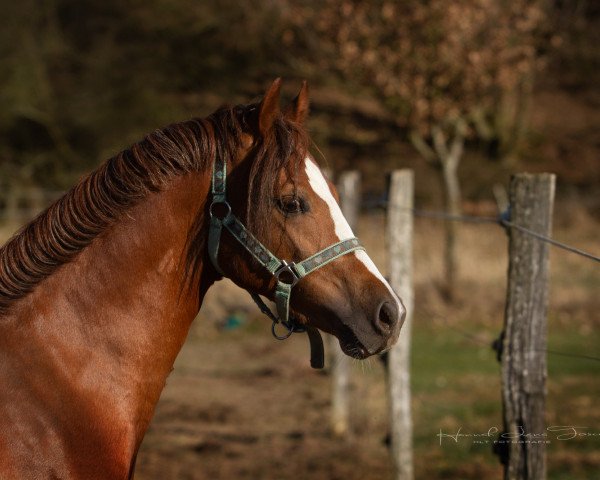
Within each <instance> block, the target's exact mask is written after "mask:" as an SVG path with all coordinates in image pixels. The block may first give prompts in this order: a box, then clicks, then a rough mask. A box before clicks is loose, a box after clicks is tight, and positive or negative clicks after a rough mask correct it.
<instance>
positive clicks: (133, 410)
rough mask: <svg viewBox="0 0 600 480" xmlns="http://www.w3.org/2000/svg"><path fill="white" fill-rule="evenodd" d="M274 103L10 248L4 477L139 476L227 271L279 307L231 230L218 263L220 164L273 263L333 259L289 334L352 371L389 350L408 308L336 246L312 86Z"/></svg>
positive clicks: (52, 217) (146, 159) (341, 229)
mask: <svg viewBox="0 0 600 480" xmlns="http://www.w3.org/2000/svg"><path fill="white" fill-rule="evenodd" d="M279 90H280V81H279V79H278V80H276V81H275V82H274V83H273V84H272V86H271V87H270V88H269V90H268V91H267V93H266V94H265V97H264V98H263V100H262V101H261V102H260V103H258V104H252V105H240V106H236V107H223V108H221V109H219V110H217V111H216V112H215V113H213V114H212V115H210V116H209V117H207V118H205V119H195V120H190V121H187V122H184V123H180V124H175V125H171V126H168V127H166V128H164V129H162V130H158V131H156V132H154V133H151V134H150V135H148V136H147V137H146V138H145V139H144V140H142V141H141V142H140V143H137V144H135V145H133V146H132V147H131V148H129V149H127V150H125V151H123V152H121V153H120V154H118V155H117V156H115V157H113V158H112V159H110V160H108V161H107V162H105V163H104V164H103V165H102V166H101V167H100V168H99V169H97V170H96V171H94V172H93V173H91V174H90V175H89V176H88V177H87V178H85V179H83V180H82V181H81V182H80V183H79V184H78V185H76V186H75V187H74V188H73V189H72V190H71V191H70V192H68V193H67V194H66V195H65V196H64V197H63V198H61V199H60V200H58V201H57V202H56V203H55V204H53V205H52V206H51V207H50V208H48V210H46V211H45V212H43V213H42V214H41V215H40V216H38V217H37V218H36V219H35V220H34V221H33V222H31V223H30V224H29V225H27V226H25V227H24V228H23V229H22V230H21V231H20V232H19V233H17V234H16V235H15V236H14V237H13V238H12V239H11V240H10V241H9V242H8V243H7V244H6V245H5V246H4V247H2V249H1V250H0V387H1V388H0V478H2V479H46V478H53V479H54V478H61V479H71V478H79V479H126V478H132V477H133V471H134V466H135V458H136V454H137V451H138V448H139V446H140V443H141V441H142V438H143V436H144V433H145V431H146V429H147V427H148V424H149V422H150V420H151V417H152V414H153V411H154V408H155V405H156V403H157V401H158V399H159V396H160V393H161V390H162V389H163V387H164V386H165V381H166V378H167V376H168V375H169V373H170V372H171V370H172V367H173V363H174V361H175V357H176V356H177V354H178V352H179V350H180V349H181V346H182V344H183V342H184V341H185V338H186V335H187V332H188V330H189V328H190V324H191V322H192V320H193V319H194V317H195V316H196V314H197V313H198V311H199V309H200V306H201V304H202V299H203V297H204V295H205V293H206V291H207V290H208V288H209V287H210V286H211V285H212V284H213V283H214V282H215V281H217V280H220V279H221V278H222V276H225V277H228V278H230V279H231V280H232V281H234V282H235V283H236V284H237V285H238V286H240V287H242V288H244V289H246V290H248V291H249V292H251V293H253V294H260V295H263V296H265V297H267V298H269V299H272V300H273V299H275V296H276V290H277V288H278V284H279V283H280V282H278V279H277V278H276V276H274V275H273V271H269V270H268V269H266V268H263V265H261V264H260V263H259V262H258V261H257V258H255V256H253V255H251V253H252V252H249V251H248V245H244V244H242V243H240V241H239V239H238V238H236V237H235V235H234V234H233V233H232V231H231V230H230V229H227V228H223V229H222V231H221V232H219V233H220V235H219V243H218V247H219V249H218V252H216V263H217V264H213V263H215V262H211V255H210V252H209V251H208V250H209V247H208V243H210V242H209V239H208V236H209V230H210V228H212V227H211V226H210V225H211V221H212V220H211V216H212V214H213V213H214V214H215V215H216V214H217V213H216V212H213V211H212V209H211V207H210V203H211V201H215V199H214V198H212V197H214V193H215V180H214V177H215V168H216V167H215V165H216V164H219V165H222V166H223V168H224V169H226V178H225V177H224V176H223V183H224V185H225V184H226V187H227V201H226V202H225V201H222V202H221V203H223V205H222V206H224V207H226V208H229V209H230V210H231V211H232V212H233V213H234V214H235V215H236V216H237V218H241V219H243V224H244V225H246V226H247V227H245V228H247V230H246V231H247V232H248V233H250V232H251V236H252V235H253V236H254V237H253V238H255V239H256V241H257V242H258V241H260V244H261V245H262V246H264V248H265V250H267V249H268V252H272V254H273V256H274V257H276V258H281V259H287V260H289V261H302V260H303V259H306V258H307V257H311V256H313V254H315V252H319V251H327V252H328V255H329V256H330V257H331V258H332V260H331V261H329V262H324V263H322V265H320V266H322V267H323V268H318V269H316V270H314V272H311V273H310V274H308V275H307V276H306V278H302V279H300V280H299V281H298V282H297V285H295V286H294V288H293V294H292V295H291V297H288V299H287V301H288V303H289V308H290V312H291V313H290V315H292V316H293V318H294V322H295V324H294V325H295V326H294V328H301V327H305V328H315V327H316V328H318V329H320V330H323V331H325V332H329V333H331V334H333V335H335V336H336V337H337V338H338V339H339V342H340V344H341V346H342V348H343V349H344V351H345V352H346V353H347V354H348V355H351V356H353V357H356V358H365V357H367V356H369V355H373V354H376V353H378V352H381V351H384V350H385V349H387V348H389V347H390V346H391V345H392V344H393V343H394V342H395V340H396V339H397V337H398V334H399V331H400V327H401V324H402V319H403V317H404V308H403V306H402V303H401V301H400V299H399V298H398V297H397V296H396V295H395V294H394V293H393V291H392V290H391V288H390V287H389V285H388V283H387V282H386V281H385V280H384V278H383V277H382V275H381V274H380V273H379V271H378V270H377V268H376V267H375V265H374V264H373V262H372V261H371V260H370V258H369V257H368V255H367V254H366V252H365V251H364V250H362V249H360V248H359V247H356V246H354V247H352V249H351V250H350V251H349V253H348V254H347V255H341V256H336V255H333V250H331V248H333V249H335V252H338V249H339V247H340V245H342V246H343V245H344V244H347V243H348V241H350V242H357V241H355V240H349V239H353V234H352V231H351V229H350V227H349V226H348V223H347V222H346V220H345V219H344V217H343V215H342V213H341V211H340V208H339V206H338V204H337V202H336V193H335V190H334V188H333V186H332V185H331V184H330V183H329V182H328V181H327V180H326V179H325V178H324V177H323V175H322V174H321V171H320V169H319V167H318V166H317V165H316V163H315V162H314V160H313V158H312V157H311V156H310V154H309V152H308V146H309V139H308V135H307V133H306V131H305V129H304V127H303V123H304V120H305V117H306V115H307V110H308V94H307V88H306V84H303V87H302V89H301V91H300V93H299V94H298V96H297V97H296V98H295V100H294V101H293V102H292V103H291V104H290V105H289V106H288V107H287V108H286V109H285V110H283V111H282V110H280V108H279ZM217 173H218V172H217ZM223 173H225V170H224V172H223ZM211 199H212V200H211ZM217 203H219V200H217ZM215 210H217V209H215ZM224 217H225V215H223V214H222V213H221V217H219V218H217V220H218V221H220V220H221V219H224ZM218 221H217V223H218ZM353 245H358V244H357V243H353ZM330 246H332V247H331V248H329V247H330ZM328 248H329V250H328ZM324 249H325V250H324ZM319 260H320V258H319ZM325 263H326V264H325ZM282 265H286V264H285V262H282ZM306 266H307V264H306V262H305V263H304V267H306ZM220 272H222V273H220ZM288 290H289V289H288ZM288 293H289V291H288Z"/></svg>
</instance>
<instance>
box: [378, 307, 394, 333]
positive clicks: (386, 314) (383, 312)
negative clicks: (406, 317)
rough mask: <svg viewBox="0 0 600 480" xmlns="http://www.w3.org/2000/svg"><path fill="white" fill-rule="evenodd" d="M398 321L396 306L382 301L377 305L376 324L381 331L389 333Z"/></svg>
mask: <svg viewBox="0 0 600 480" xmlns="http://www.w3.org/2000/svg"><path fill="white" fill-rule="evenodd" d="M397 322H398V310H397V308H396V307H395V306H394V305H393V304H391V303H389V302H383V303H382V304H381V305H380V306H379V311H378V313H377V322H376V323H377V326H378V327H379V329H380V330H381V331H382V332H383V333H389V332H391V331H392V330H393V328H394V326H395V325H396V323H397Z"/></svg>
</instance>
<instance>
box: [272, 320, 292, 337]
mask: <svg viewBox="0 0 600 480" xmlns="http://www.w3.org/2000/svg"><path fill="white" fill-rule="evenodd" d="M277 325H283V326H284V327H285V328H286V329H287V332H285V333H284V334H283V335H279V334H277V330H276V328H277ZM294 330H295V329H294V325H293V324H289V323H287V324H286V323H283V322H273V323H272V324H271V333H272V334H273V336H274V337H275V338H276V339H277V340H286V339H288V338H290V337H291V336H292V333H294Z"/></svg>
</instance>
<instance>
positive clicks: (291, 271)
mask: <svg viewBox="0 0 600 480" xmlns="http://www.w3.org/2000/svg"><path fill="white" fill-rule="evenodd" d="M295 266H296V264H295V263H294V262H291V263H287V262H286V261H285V260H282V261H281V266H280V267H279V269H278V270H276V271H275V273H274V274H273V275H275V278H277V281H278V282H281V283H285V284H286V285H289V286H290V288H291V287H293V286H294V285H296V284H297V283H298V281H299V280H300V277H299V276H298V273H297V272H296V270H295V268H294V267H295Z"/></svg>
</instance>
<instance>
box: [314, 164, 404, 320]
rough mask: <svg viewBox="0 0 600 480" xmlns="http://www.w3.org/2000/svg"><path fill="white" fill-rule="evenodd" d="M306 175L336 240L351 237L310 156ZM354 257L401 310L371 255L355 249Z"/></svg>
mask: <svg viewBox="0 0 600 480" xmlns="http://www.w3.org/2000/svg"><path fill="white" fill-rule="evenodd" d="M305 163H306V167H305V170H306V175H307V176H308V183H309V184H310V186H311V187H312V189H313V190H314V192H315V193H316V194H317V195H318V196H319V197H321V199H322V200H323V201H324V202H325V203H326V204H327V206H328V207H329V213H330V214H331V218H332V220H333V225H334V228H335V234H336V235H337V237H338V240H340V241H342V240H346V239H348V238H353V237H354V233H352V228H350V225H349V224H348V220H346V217H344V214H343V213H342V210H341V208H340V206H339V205H338V203H337V202H336V201H335V198H333V194H332V193H331V190H330V189H329V185H328V184H327V180H325V177H324V176H323V173H322V172H321V169H320V168H319V167H318V166H317V164H316V163H315V162H313V161H312V159H311V158H310V157H306V159H305ZM353 253H354V255H355V256H356V258H358V259H359V260H360V261H361V262H362V263H363V264H364V265H365V267H367V270H369V272H371V273H372V274H373V275H374V276H375V277H376V278H377V279H378V280H379V281H380V282H382V283H383V284H384V285H385V286H386V288H387V289H388V290H389V292H390V294H391V295H392V298H393V299H394V300H395V301H396V306H397V307H398V312H402V311H403V310H404V307H403V306H402V303H401V302H400V299H399V298H398V295H396V292H394V290H393V289H392V287H391V286H390V284H389V283H388V281H387V280H386V279H385V278H384V276H383V275H382V274H381V272H380V271H379V269H378V268H377V266H376V265H375V263H374V262H373V260H371V257H369V255H368V254H367V252H366V251H364V250H356V251H355V252H353Z"/></svg>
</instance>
